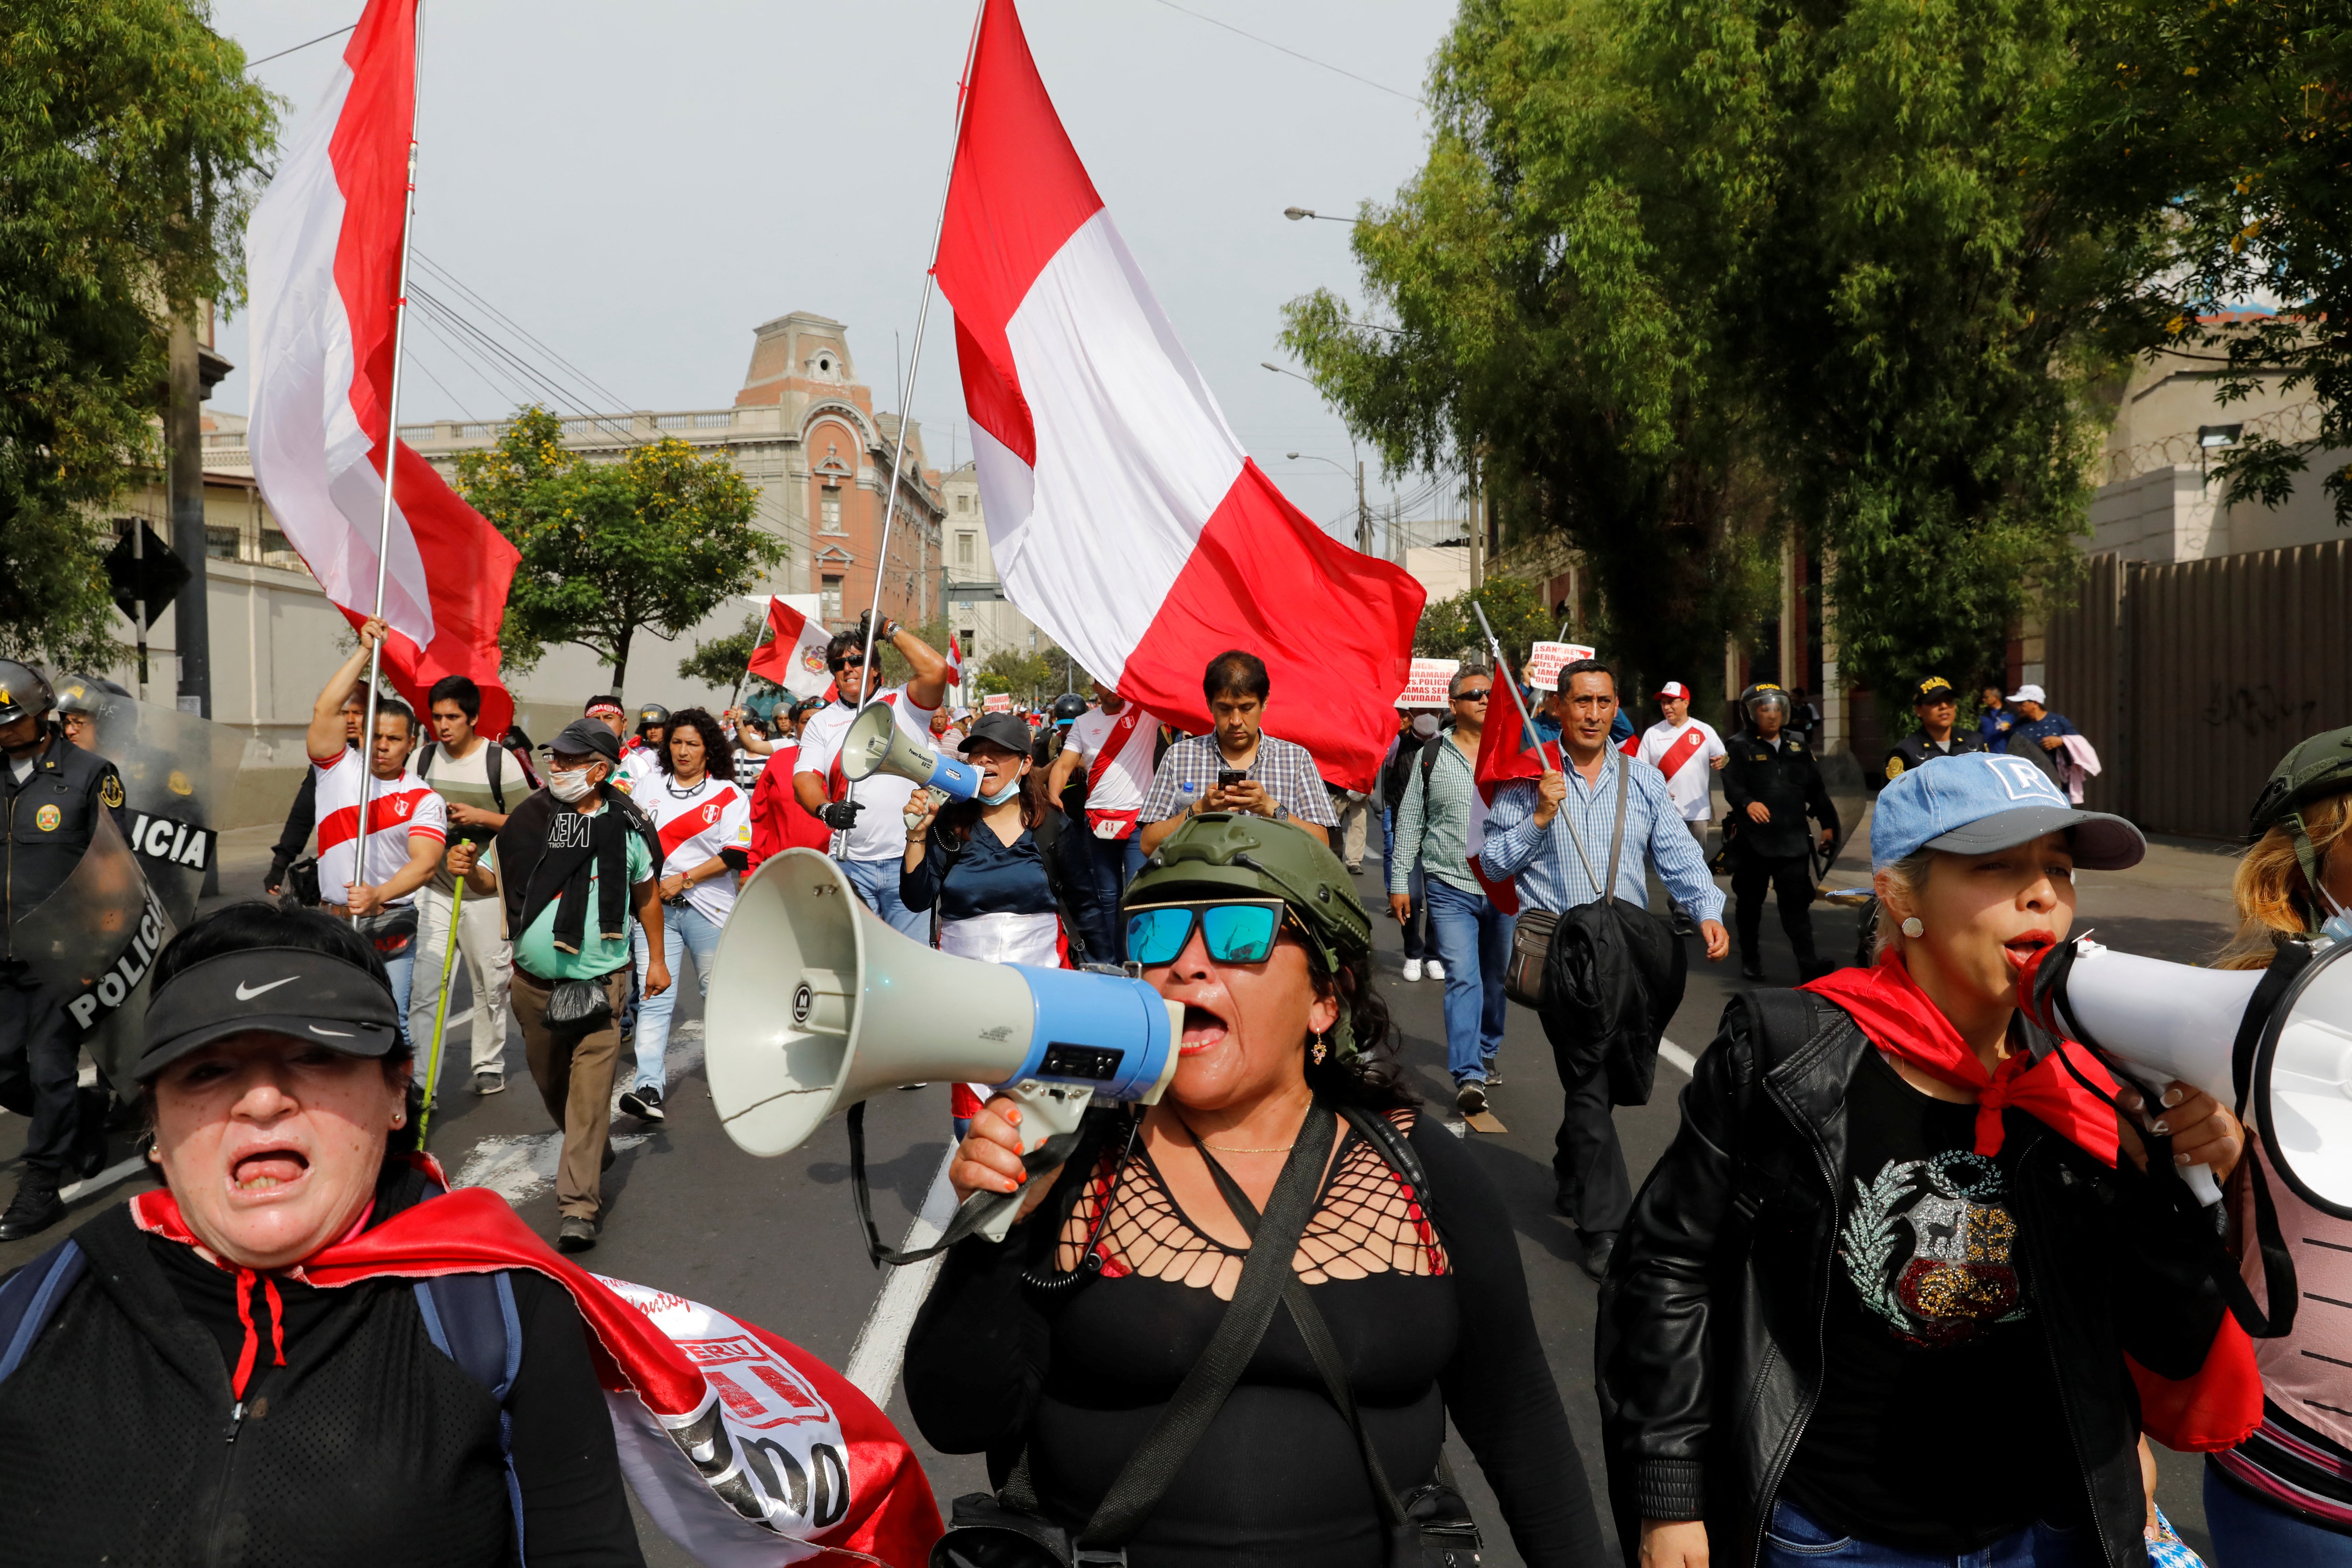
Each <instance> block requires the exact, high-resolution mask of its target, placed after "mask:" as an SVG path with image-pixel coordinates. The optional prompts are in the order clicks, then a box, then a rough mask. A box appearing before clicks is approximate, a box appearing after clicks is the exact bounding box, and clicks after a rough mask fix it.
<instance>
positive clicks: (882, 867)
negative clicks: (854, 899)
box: [834, 855, 931, 946]
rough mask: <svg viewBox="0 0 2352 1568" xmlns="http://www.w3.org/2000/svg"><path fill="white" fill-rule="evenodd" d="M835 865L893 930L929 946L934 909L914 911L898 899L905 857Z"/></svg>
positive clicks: (844, 861) (871, 908) (868, 906)
mask: <svg viewBox="0 0 2352 1568" xmlns="http://www.w3.org/2000/svg"><path fill="white" fill-rule="evenodd" d="M834 864H835V865H836V866H838V867H840V868H841V874H842V875H843V876H845V877H846V878H848V879H849V885H850V886H851V887H853V888H855V889H857V896H858V898H859V899H860V900H862V901H863V902H864V903H865V905H866V908H867V909H869V910H873V911H874V912H875V913H876V914H877V915H880V916H881V917H882V918H883V920H884V921H887V922H888V924H889V926H890V929H891V930H893V931H897V932H898V933H899V934H900V935H901V936H910V937H913V938H914V939H915V940H916V941H917V942H921V943H923V944H924V945H925V946H929V944H930V940H931V911H930V910H910V909H908V907H907V906H906V904H905V903H904V902H902V901H901V900H899V898H898V873H899V872H900V871H902V870H904V869H905V868H906V865H907V862H906V860H905V859H904V858H901V857H899V856H896V855H894V856H892V857H891V858H889V859H887V860H835V862H834Z"/></svg>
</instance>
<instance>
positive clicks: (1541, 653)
mask: <svg viewBox="0 0 2352 1568" xmlns="http://www.w3.org/2000/svg"><path fill="white" fill-rule="evenodd" d="M1591 657H1592V650H1591V648H1589V647H1585V646H1584V645H1583V644H1582V643H1573V642H1539V643H1538V644H1536V645H1535V647H1533V648H1532V649H1530V650H1529V651H1528V668H1526V669H1525V670H1524V671H1522V672H1521V673H1522V674H1524V675H1525V676H1526V677H1527V682H1528V685H1529V686H1532V687H1534V688H1535V689H1537V690H1538V691H1549V690H1552V689H1554V688H1556V687H1557V686H1558V685H1559V672H1560V669H1561V668H1562V667H1564V666H1567V665H1571V664H1574V663H1575V662H1576V661H1577V660H1578V659H1580V658H1591Z"/></svg>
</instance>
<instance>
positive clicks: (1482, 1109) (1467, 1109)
mask: <svg viewBox="0 0 2352 1568" xmlns="http://www.w3.org/2000/svg"><path fill="white" fill-rule="evenodd" d="M1454 1110H1458V1111H1460V1112H1461V1113H1462V1114H1463V1115H1465V1116H1484V1115H1486V1085H1485V1084H1483V1083H1480V1082H1479V1081H1478V1080H1477V1079H1475V1078H1465V1079H1463V1080H1462V1082H1461V1084H1460V1086H1459V1087H1457V1088H1456V1089H1454Z"/></svg>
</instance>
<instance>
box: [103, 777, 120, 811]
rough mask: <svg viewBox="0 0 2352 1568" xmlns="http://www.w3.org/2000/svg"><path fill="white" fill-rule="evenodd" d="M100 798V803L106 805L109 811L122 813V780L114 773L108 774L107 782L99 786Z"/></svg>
mask: <svg viewBox="0 0 2352 1568" xmlns="http://www.w3.org/2000/svg"><path fill="white" fill-rule="evenodd" d="M98 798H99V800H100V803H101V804H103V805H105V807H106V809H107V810H109V811H121V809H122V780H121V778H120V777H119V776H118V775H116V774H114V773H109V774H107V775H106V782H105V783H103V784H100V785H99V786H98Z"/></svg>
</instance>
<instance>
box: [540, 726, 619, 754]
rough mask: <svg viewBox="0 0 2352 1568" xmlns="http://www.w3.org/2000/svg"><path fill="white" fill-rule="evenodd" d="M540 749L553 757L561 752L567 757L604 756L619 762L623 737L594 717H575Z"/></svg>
mask: <svg viewBox="0 0 2352 1568" xmlns="http://www.w3.org/2000/svg"><path fill="white" fill-rule="evenodd" d="M540 750H541V751H542V752H546V753H547V754H548V755H549V756H551V757H552V756H554V755H555V754H556V753H557V752H562V753H563V754H564V755H565V756H567V757H602V758H604V760H605V761H606V762H608V763H615V764H617V763H619V762H620V760H621V738H620V737H619V736H618V735H615V734H614V733H613V731H612V730H611V729H610V728H608V727H607V726H606V725H604V724H603V723H601V722H599V721H596V720H594V719H584V718H583V719H574V720H573V721H572V722H571V723H569V724H566V725H565V726H563V733H562V734H561V735H558V736H556V737H555V739H554V740H552V741H550V742H548V743H547V744H546V745H544V746H541V748H540Z"/></svg>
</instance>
